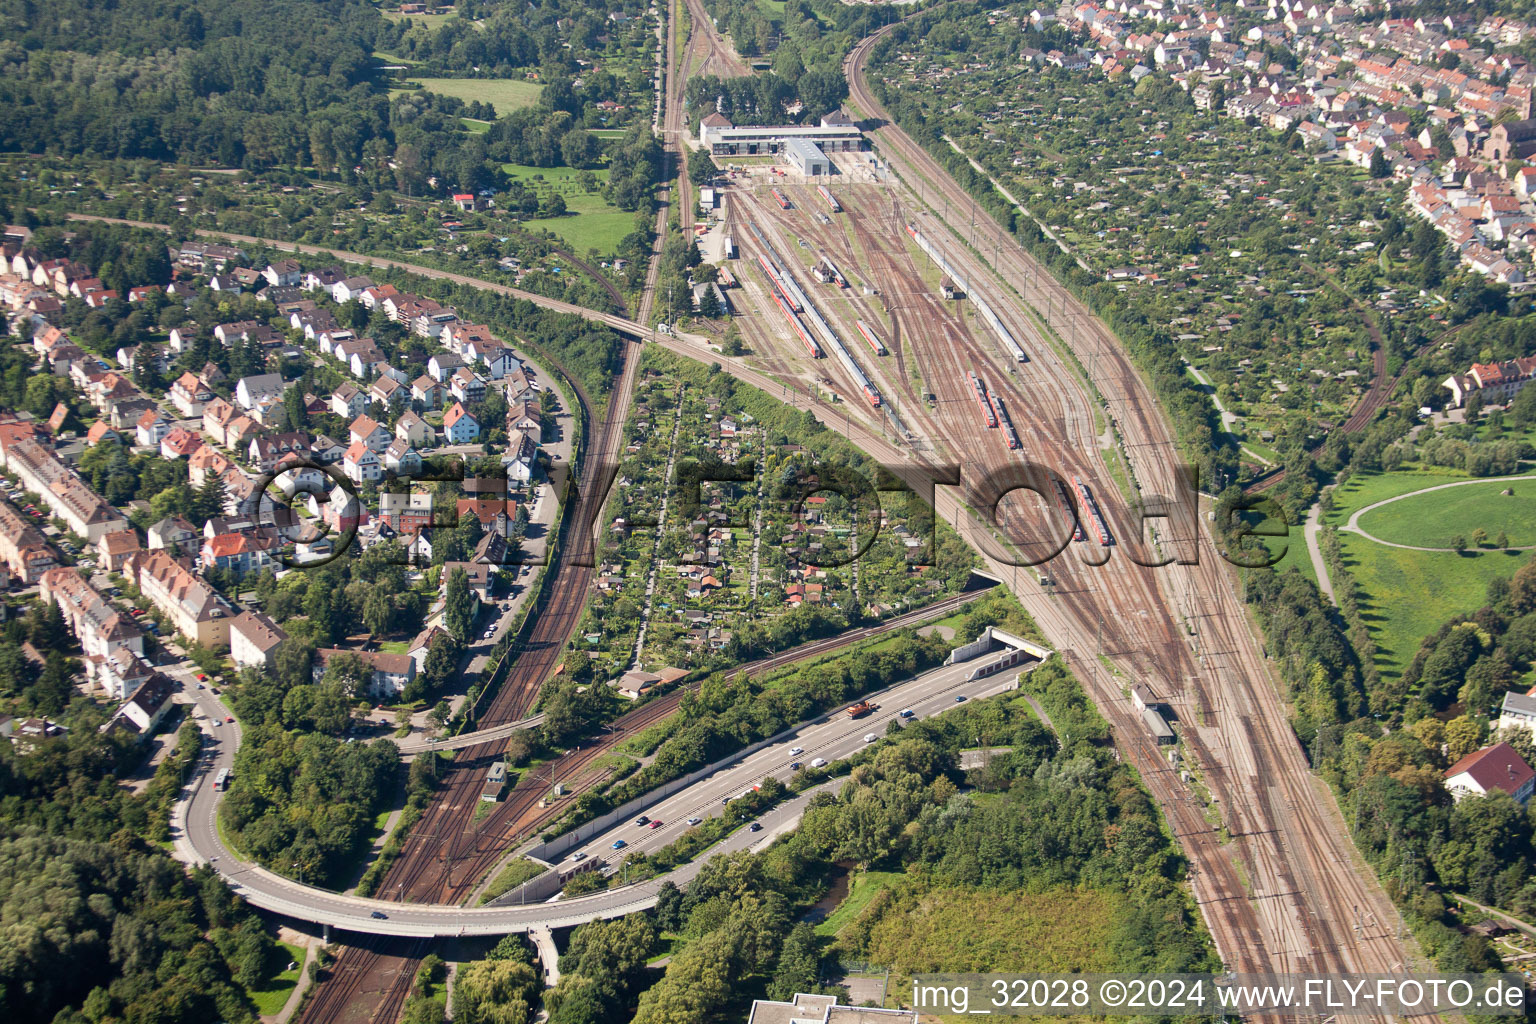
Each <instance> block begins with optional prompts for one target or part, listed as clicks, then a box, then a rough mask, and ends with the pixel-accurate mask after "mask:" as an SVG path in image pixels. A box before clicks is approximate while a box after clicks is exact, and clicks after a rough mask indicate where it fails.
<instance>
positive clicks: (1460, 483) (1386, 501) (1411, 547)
mask: <svg viewBox="0 0 1536 1024" xmlns="http://www.w3.org/2000/svg"><path fill="white" fill-rule="evenodd" d="M1508 480H1527V481H1529V480H1536V476H1532V475H1531V474H1530V473H1526V474H1523V475H1521V476H1490V477H1483V478H1481V479H1477V480H1453V481H1452V482H1450V483H1448V484H1436V485H1435V486H1433V487H1426V488H1424V489H1423V490H1420V491H1409V492H1408V493H1407V494H1399V495H1397V496H1396V497H1392V498H1383V499H1382V500H1381V501H1374V502H1372V503H1371V504H1369V505H1367V506H1365V507H1364V508H1362V509H1356V510H1355V512H1354V514H1353V515H1351V516H1350V517H1349V522H1348V523H1345V524H1344V525H1343V526H1341V527H1339V532H1341V533H1358V534H1359V535H1360V536H1362V537H1364V538H1365V539H1366V540H1369V541H1375V542H1376V543H1377V544H1381V545H1384V546H1386V547H1389V548H1402V549H1403V550H1404V551H1435V552H1443V551H1455V550H1456V549H1455V548H1424V547H1419V546H1418V545H1416V544H1399V543H1397V542H1396V541H1390V540H1382V539H1381V538H1380V537H1378V536H1376V535H1375V534H1372V533H1368V532H1367V531H1366V530H1365V529H1364V528H1363V527H1362V526H1361V525H1360V517H1361V516H1363V515H1365V514H1366V513H1367V512H1371V511H1374V510H1376V509H1378V508H1381V507H1382V506H1383V505H1390V504H1392V503H1393V502H1394V501H1402V500H1403V499H1404V498H1417V497H1418V496H1419V495H1421V494H1428V493H1430V492H1431V491H1443V490H1445V489H1446V488H1448V487H1469V486H1471V485H1472V484H1498V483H1504V482H1505V481H1508ZM1490 550H1492V549H1490ZM1498 550H1501V551H1536V544H1527V545H1525V546H1524V547H1518V548H1515V547H1510V548H1500V549H1498Z"/></svg>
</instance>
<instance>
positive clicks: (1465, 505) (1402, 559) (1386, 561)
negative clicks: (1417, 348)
mask: <svg viewBox="0 0 1536 1024" xmlns="http://www.w3.org/2000/svg"><path fill="white" fill-rule="evenodd" d="M1466 479H1469V478H1468V477H1467V475H1466V474H1465V473H1461V472H1458V471H1454V470H1449V469H1441V468H1438V467H1427V468H1424V469H1416V470H1405V471H1400V472H1396V473H1372V474H1357V475H1355V476H1353V477H1351V478H1350V479H1349V481H1348V482H1347V483H1346V484H1345V485H1344V486H1343V487H1340V488H1338V489H1337V490H1335V491H1334V508H1333V511H1332V512H1330V513H1329V514H1328V515H1327V516H1326V520H1327V521H1328V522H1329V523H1332V524H1334V525H1343V524H1345V523H1347V522H1348V521H1349V517H1350V516H1351V515H1353V514H1354V512H1355V511H1356V510H1358V509H1361V508H1364V507H1365V506H1367V505H1371V504H1374V503H1376V502H1378V501H1383V500H1385V499H1387V498H1393V497H1397V496H1398V495H1402V494H1411V493H1412V492H1414V491H1421V490H1423V489H1424V488H1426V487H1434V486H1436V485H1438V484H1443V483H1450V482H1452V481H1455V480H1466ZM1501 486H1509V485H1508V484H1504V485H1498V484H1489V485H1488V486H1487V487H1484V486H1481V485H1469V486H1467V487H1452V488H1447V489H1446V490H1444V491H1436V492H1434V493H1432V494H1426V495H1423V496H1422V497H1418V498H1408V499H1405V500H1403V501H1401V502H1395V503H1393V504H1391V505H1388V506H1386V507H1385V508H1382V509H1380V510H1378V511H1376V512H1373V513H1371V514H1370V515H1368V516H1361V525H1362V526H1363V527H1365V528H1367V529H1372V530H1375V529H1377V528H1380V530H1381V536H1382V537H1383V538H1385V539H1387V540H1392V541H1396V542H1397V543H1400V544H1422V546H1425V547H1434V546H1438V545H1439V544H1440V543H1445V542H1447V541H1448V539H1449V537H1450V536H1451V534H1453V533H1457V532H1464V533H1466V534H1470V533H1471V531H1472V529H1473V528H1474V527H1476V526H1477V525H1479V524H1480V522H1482V521H1483V520H1484V519H1486V522H1487V523H1488V525H1484V526H1483V528H1484V529H1485V530H1487V531H1488V532H1489V533H1490V534H1493V535H1497V534H1498V531H1499V530H1500V529H1506V530H1508V531H1509V533H1510V539H1511V541H1512V542H1514V543H1519V540H1518V538H1519V537H1521V536H1524V537H1526V538H1527V540H1526V543H1533V542H1536V528H1533V527H1532V526H1530V525H1529V524H1527V523H1514V522H1513V521H1512V520H1504V519H1502V518H1501V519H1500V520H1494V519H1489V518H1486V517H1480V518H1477V519H1476V521H1474V512H1475V509H1476V506H1477V505H1478V504H1480V503H1481V502H1480V501H1479V500H1478V499H1482V501H1483V502H1493V501H1496V500H1500V499H1499V495H1498V488H1499V487H1501ZM1513 486H1514V488H1515V499H1514V500H1522V504H1523V503H1524V502H1529V501H1532V500H1536V487H1532V485H1527V484H1520V483H1515V484H1514V485H1513ZM1524 487H1531V488H1532V492H1533V493H1532V495H1529V496H1527V495H1522V494H1521V489H1522V488H1524ZM1490 488H1492V490H1491V491H1490ZM1464 492H1471V494H1470V495H1469V494H1467V493H1464ZM1502 500H1506V501H1508V500H1511V499H1502ZM1523 507H1525V508H1531V507H1533V506H1531V505H1523ZM1442 515H1445V516H1458V517H1461V518H1460V519H1458V520H1457V521H1456V524H1455V525H1454V526H1452V525H1451V521H1450V520H1447V519H1443V518H1441V516H1442ZM1415 517H1417V519H1418V520H1420V521H1417V522H1415V521H1414V519H1415ZM1499 523H1502V525H1498V524H1499ZM1442 538H1444V539H1445V540H1442ZM1339 540H1340V544H1341V546H1342V549H1343V554H1344V564H1345V567H1346V568H1347V569H1348V570H1349V571H1350V573H1351V574H1353V576H1354V577H1355V580H1356V582H1357V583H1359V585H1360V590H1361V596H1362V603H1361V613H1362V615H1363V616H1364V617H1365V621H1366V625H1367V626H1368V627H1369V628H1370V630H1371V636H1372V638H1373V639H1374V640H1375V641H1376V648H1377V651H1376V664H1377V667H1378V668H1380V670H1381V672H1382V673H1383V674H1384V675H1387V676H1392V677H1396V676H1400V675H1401V674H1402V671H1403V669H1404V668H1405V667H1406V666H1407V664H1408V663H1409V662H1410V661H1412V660H1413V655H1414V652H1415V651H1417V650H1418V648H1419V644H1420V643H1421V642H1422V641H1423V639H1424V637H1425V636H1426V635H1428V634H1430V633H1432V632H1434V631H1435V630H1436V629H1439V628H1440V626H1441V624H1442V623H1444V622H1445V620H1446V619H1448V618H1450V617H1451V616H1452V615H1455V614H1457V613H1459V612H1464V611H1465V612H1470V611H1475V610H1476V609H1477V608H1479V607H1480V606H1481V605H1482V604H1483V601H1484V597H1485V594H1486V591H1487V587H1488V583H1489V581H1490V580H1493V579H1495V578H1497V577H1500V576H1508V575H1510V574H1512V573H1513V572H1514V571H1515V570H1516V569H1517V568H1519V567H1520V566H1521V565H1522V564H1524V561H1525V559H1526V558H1527V557H1528V556H1527V555H1525V554H1520V553H1504V552H1495V551H1486V550H1485V551H1479V552H1472V551H1468V552H1467V553H1466V554H1464V555H1458V554H1456V553H1455V552H1453V551H1407V550H1404V549H1402V548H1393V547H1388V546H1386V545H1384V544H1377V543H1375V542H1374V541H1371V540H1368V539H1366V538H1365V537H1362V536H1360V535H1359V534H1357V533H1341V534H1340V535H1339ZM1425 540H1428V541H1429V542H1430V543H1424V541H1425ZM1296 546H1297V547H1300V548H1302V549H1303V550H1302V552H1301V554H1302V556H1303V557H1305V550H1304V547H1305V545H1304V543H1303V542H1302V540H1301V537H1300V531H1299V530H1298V531H1297V538H1296Z"/></svg>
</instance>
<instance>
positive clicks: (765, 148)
mask: <svg viewBox="0 0 1536 1024" xmlns="http://www.w3.org/2000/svg"><path fill="white" fill-rule="evenodd" d="M791 139H804V140H805V141H807V142H810V143H812V144H814V145H815V146H817V147H819V148H820V150H821V152H822V154H823V157H822V158H823V159H825V158H826V157H825V154H827V153H857V152H859V151H861V150H863V149H866V148H867V146H866V145H865V142H864V133H863V132H861V131H859V128H858V126H857V125H855V124H854V123H853V122H852V121H851V120H850V119H849V118H848V116H847V115H846V114H842V113H841V112H839V111H833V112H832V113H831V114H828V115H827V116H826V117H823V118H822V119H821V123H820V124H818V125H773V126H769V127H755V128H738V127H736V126H735V125H734V124H732V123H731V119H730V118H728V117H726V116H725V115H724V114H720V113H710V114H705V115H704V116H703V117H702V118H700V120H699V145H700V146H703V147H704V148H705V149H707V150H709V152H710V154H711V155H712V156H775V155H777V154H778V153H780V152H782V151H783V150H784V148H785V146H786V145H787V144H788V143H789V141H790V140H791Z"/></svg>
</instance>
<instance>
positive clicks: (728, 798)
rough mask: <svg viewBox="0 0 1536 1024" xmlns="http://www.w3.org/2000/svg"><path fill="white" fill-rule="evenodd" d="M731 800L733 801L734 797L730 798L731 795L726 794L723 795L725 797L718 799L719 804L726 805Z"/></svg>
mask: <svg viewBox="0 0 1536 1024" xmlns="http://www.w3.org/2000/svg"><path fill="white" fill-rule="evenodd" d="M733 799H734V797H732V796H731V794H729V793H727V794H725V796H723V797H721V798H720V802H721V803H723V804H728V803H730V802H731V800H733Z"/></svg>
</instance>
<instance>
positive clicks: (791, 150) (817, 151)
mask: <svg viewBox="0 0 1536 1024" xmlns="http://www.w3.org/2000/svg"><path fill="white" fill-rule="evenodd" d="M784 162H785V163H787V164H789V166H791V167H793V168H794V169H795V170H797V171H799V172H800V173H801V174H803V175H805V176H806V177H807V178H813V177H821V176H823V175H827V174H831V173H832V161H830V160H828V159H827V154H825V153H823V152H822V151H821V147H820V146H818V145H816V143H814V142H812V141H810V140H809V139H799V138H795V139H786V140H785V141H784Z"/></svg>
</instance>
